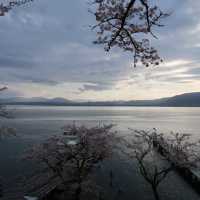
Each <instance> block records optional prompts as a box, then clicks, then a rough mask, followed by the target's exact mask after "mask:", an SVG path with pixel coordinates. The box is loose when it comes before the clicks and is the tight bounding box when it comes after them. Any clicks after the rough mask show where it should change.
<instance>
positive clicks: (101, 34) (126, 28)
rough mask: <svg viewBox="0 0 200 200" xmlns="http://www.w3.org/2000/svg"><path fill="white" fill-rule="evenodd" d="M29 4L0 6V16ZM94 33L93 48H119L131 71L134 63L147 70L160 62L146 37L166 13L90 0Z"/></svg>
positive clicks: (133, 1)
mask: <svg viewBox="0 0 200 200" xmlns="http://www.w3.org/2000/svg"><path fill="white" fill-rule="evenodd" d="M32 1H33V0H12V1H8V2H7V3H6V4H3V3H2V4H1V5H0V16H4V15H5V13H7V12H8V11H10V10H11V9H12V8H14V7H15V6H21V5H24V4H27V3H30V2H32ZM91 4H92V5H94V9H90V12H91V13H93V14H94V16H95V19H96V22H97V23H96V25H94V26H92V29H95V30H97V39H96V40H95V41H94V43H95V44H102V45H104V47H105V50H106V51H109V50H110V49H111V48H112V47H115V46H116V47H119V48H121V49H123V50H124V51H128V52H131V53H133V57H134V59H133V60H134V61H133V63H134V67H136V65H137V63H138V62H139V63H141V64H142V65H144V66H146V67H148V66H150V65H159V64H160V62H162V59H161V57H160V56H159V54H158V52H157V50H156V49H155V48H154V47H152V46H151V44H150V36H152V37H154V38H157V37H156V35H155V34H154V33H153V28H154V27H162V26H163V24H162V23H161V22H162V20H163V19H165V18H166V17H168V16H169V13H166V12H163V11H162V10H161V9H160V8H159V6H157V5H154V4H152V2H151V1H150V0H93V2H92V3H91Z"/></svg>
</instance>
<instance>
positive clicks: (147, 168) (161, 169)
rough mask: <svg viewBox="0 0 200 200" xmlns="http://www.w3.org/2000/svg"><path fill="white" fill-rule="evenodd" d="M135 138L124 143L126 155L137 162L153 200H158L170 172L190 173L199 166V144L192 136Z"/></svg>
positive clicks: (137, 134) (138, 133) (148, 134)
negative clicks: (181, 171)
mask: <svg viewBox="0 0 200 200" xmlns="http://www.w3.org/2000/svg"><path fill="white" fill-rule="evenodd" d="M133 133H134V134H133V138H132V139H131V140H130V138H129V139H128V142H127V140H125V144H126V147H127V148H128V149H127V150H126V153H127V154H128V156H130V157H131V158H134V159H136V160H137V163H138V167H139V171H140V173H141V175H142V176H143V177H144V179H145V180H146V181H147V183H149V184H150V186H151V188H152V191H153V194H154V197H155V199H156V200H159V199H160V197H159V193H158V186H159V185H160V184H161V182H163V181H164V180H165V178H166V177H167V175H168V174H169V172H171V171H173V170H176V169H177V168H178V169H190V168H194V167H197V166H198V164H199V159H200V157H199V152H200V148H199V147H200V146H199V142H192V141H191V138H190V135H188V134H180V133H173V132H172V133H171V134H170V136H169V137H164V135H163V134H158V133H157V132H156V130H154V131H153V132H152V131H138V130H135V131H133Z"/></svg>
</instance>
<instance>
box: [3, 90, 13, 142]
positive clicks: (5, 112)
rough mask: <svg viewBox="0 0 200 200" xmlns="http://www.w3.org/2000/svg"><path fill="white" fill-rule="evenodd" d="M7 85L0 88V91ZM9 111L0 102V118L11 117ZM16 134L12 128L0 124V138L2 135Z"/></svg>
mask: <svg viewBox="0 0 200 200" xmlns="http://www.w3.org/2000/svg"><path fill="white" fill-rule="evenodd" d="M6 89H7V87H2V88H0V92H2V91H4V90H6ZM11 117H12V115H11V113H10V112H9V111H8V110H7V109H6V106H5V105H1V104H0V120H1V119H2V118H11ZM14 135H16V132H15V130H14V129H13V128H9V127H7V126H2V125H1V126H0V140H1V139H2V138H4V137H9V136H14Z"/></svg>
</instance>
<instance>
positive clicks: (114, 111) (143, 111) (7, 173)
mask: <svg viewBox="0 0 200 200" xmlns="http://www.w3.org/2000/svg"><path fill="white" fill-rule="evenodd" d="M9 109H11V111H12V113H13V115H14V118H13V119H9V120H1V124H5V125H8V126H11V127H14V128H16V131H17V134H18V137H17V138H14V139H6V140H4V141H1V142H0V171H1V173H2V175H1V176H3V177H4V179H6V180H11V179H13V178H14V177H18V176H19V175H20V174H22V173H25V171H27V173H28V170H27V169H28V168H30V166H29V164H28V163H26V162H22V161H21V159H20V156H21V155H22V153H23V152H24V150H25V149H27V148H29V147H30V146H31V145H32V144H34V143H38V142H41V141H42V140H45V139H46V138H48V137H50V136H51V135H55V134H61V133H62V130H61V127H62V126H64V125H66V124H69V123H72V122H73V121H76V123H77V124H84V125H88V126H92V125H97V124H99V123H113V124H116V127H115V129H117V130H118V131H119V132H120V134H126V133H127V132H129V128H133V129H145V130H149V129H152V128H157V129H158V131H160V132H164V133H166V134H167V133H169V132H170V131H176V132H184V133H191V134H192V135H193V137H195V138H198V137H200V131H199V130H200V108H161V107H53V106H51V107H49V106H15V107H13V106H12V107H9ZM105 166H106V164H105ZM109 168H112V169H113V170H114V171H115V172H116V173H118V176H116V178H115V179H116V180H115V181H116V184H118V185H120V187H121V190H122V191H124V195H125V196H123V198H121V199H127V200H129V199H132V197H133V196H135V197H137V198H140V199H142V200H143V199H152V196H151V190H150V189H149V188H148V186H147V185H146V183H145V182H144V181H143V179H142V178H141V177H140V176H139V174H138V173H136V172H135V173H134V170H135V169H134V168H132V167H131V166H129V165H127V164H124V163H123V162H120V161H119V160H118V159H116V160H115V159H113V161H112V166H111V165H110V164H108V166H107V167H105V168H102V170H101V171H100V172H99V174H100V176H102V177H103V176H105V177H104V180H106V179H107V177H106V176H107V174H109ZM129 168H130V169H129ZM128 169H129V170H128ZM172 182H173V184H171V183H172ZM103 184H104V183H103ZM166 188H167V189H166ZM160 190H161V192H162V195H163V199H181V200H182V199H183V200H186V199H200V197H199V196H198V195H197V194H196V193H194V192H193V190H192V189H191V188H190V187H189V186H188V185H187V184H186V183H185V182H184V181H183V180H182V179H181V178H180V177H178V175H176V174H173V175H171V176H170V177H169V178H168V180H167V181H166V182H165V183H164V184H163V185H161V188H160ZM172 191H173V192H172ZM110 195H111V196H112V195H115V194H112V192H110ZM109 198H111V197H109ZM137 198H136V199H137Z"/></svg>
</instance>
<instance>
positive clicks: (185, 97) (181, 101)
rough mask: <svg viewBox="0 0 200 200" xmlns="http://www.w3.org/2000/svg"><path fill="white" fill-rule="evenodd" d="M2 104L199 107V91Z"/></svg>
mask: <svg viewBox="0 0 200 200" xmlns="http://www.w3.org/2000/svg"><path fill="white" fill-rule="evenodd" d="M0 104H4V105H47V106H48V105H52V106H162V107H200V92H192V93H184V94H180V95H175V96H172V97H166V98H159V99H154V100H129V101H125V100H119V101H88V102H76V101H71V100H68V99H65V98H60V97H56V98H52V99H50V98H43V97H33V98H23V97H16V98H9V99H0Z"/></svg>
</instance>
